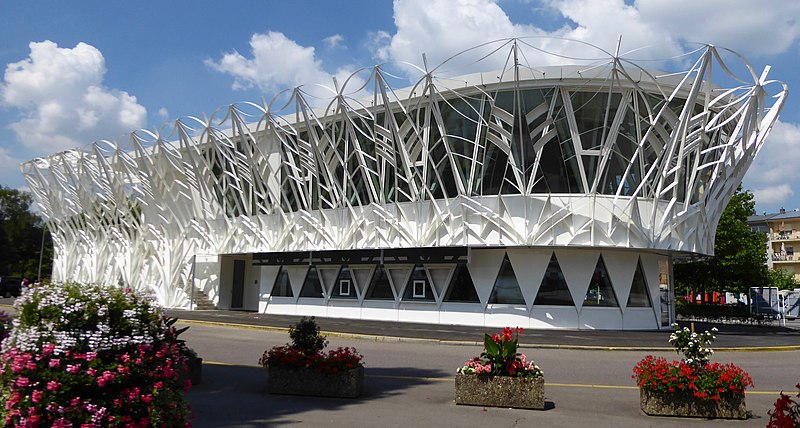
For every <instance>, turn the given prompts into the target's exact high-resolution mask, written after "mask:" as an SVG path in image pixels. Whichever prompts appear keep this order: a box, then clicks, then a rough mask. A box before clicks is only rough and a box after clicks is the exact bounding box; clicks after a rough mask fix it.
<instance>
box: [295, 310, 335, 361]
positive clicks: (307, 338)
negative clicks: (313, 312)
mask: <svg viewBox="0 0 800 428" xmlns="http://www.w3.org/2000/svg"><path fill="white" fill-rule="evenodd" d="M289 337H290V338H291V339H292V347H293V348H296V349H299V350H301V351H303V353H305V354H306V355H313V354H316V353H317V352H319V351H321V350H322V349H323V348H325V346H327V345H328V340H327V339H326V338H325V336H323V335H321V334H320V332H319V326H318V325H317V322H316V321H314V317H311V318H306V317H303V318H301V319H300V321H298V322H297V324H295V325H293V326H291V327H289Z"/></svg>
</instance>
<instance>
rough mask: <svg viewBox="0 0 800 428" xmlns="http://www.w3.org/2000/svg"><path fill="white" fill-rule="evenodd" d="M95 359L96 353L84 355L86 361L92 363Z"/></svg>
mask: <svg viewBox="0 0 800 428" xmlns="http://www.w3.org/2000/svg"><path fill="white" fill-rule="evenodd" d="M95 358H97V352H87V353H86V361H93V360H94V359H95Z"/></svg>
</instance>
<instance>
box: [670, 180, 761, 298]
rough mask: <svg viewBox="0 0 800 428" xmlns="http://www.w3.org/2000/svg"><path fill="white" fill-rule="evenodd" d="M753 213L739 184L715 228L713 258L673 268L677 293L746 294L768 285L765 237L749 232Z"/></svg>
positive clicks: (751, 203)
mask: <svg viewBox="0 0 800 428" xmlns="http://www.w3.org/2000/svg"><path fill="white" fill-rule="evenodd" d="M753 214H755V202H754V201H753V194H752V193H750V192H749V191H743V190H742V186H741V185H739V188H738V189H737V190H736V193H735V194H734V195H733V197H731V200H730V202H729V203H728V206H727V207H726V208H725V211H724V212H723V213H722V217H721V218H720V221H719V224H718V225H717V231H716V235H715V238H714V256H713V257H710V258H707V259H704V260H701V261H696V262H693V263H683V264H676V265H675V266H674V275H675V291H676V292H677V293H680V294H683V293H685V292H686V291H695V292H701V293H704V292H711V291H716V292H720V293H724V292H729V293H746V292H747V290H748V288H749V287H757V286H764V285H766V284H768V283H769V280H770V274H769V272H768V269H767V266H766V260H767V259H766V257H767V256H766V248H767V241H766V239H767V238H766V236H764V234H762V233H759V232H753V231H751V230H750V227H749V226H748V224H747V217H748V216H751V215H753Z"/></svg>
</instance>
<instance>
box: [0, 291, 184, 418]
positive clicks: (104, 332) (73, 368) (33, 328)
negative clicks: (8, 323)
mask: <svg viewBox="0 0 800 428" xmlns="http://www.w3.org/2000/svg"><path fill="white" fill-rule="evenodd" d="M15 307H16V309H17V313H18V317H17V318H16V319H15V320H14V324H13V325H14V327H13V329H12V331H11V335H10V336H9V337H8V339H7V340H6V341H4V342H3V351H2V354H0V388H1V389H0V408H2V409H3V410H2V412H3V413H2V415H3V419H4V422H5V424H6V426H54V427H66V426H81V427H95V426H97V427H99V426H131V427H145V426H170V427H177V426H188V425H190V422H189V413H190V412H189V405H188V403H187V402H186V400H185V397H184V390H185V389H188V387H189V386H190V385H189V384H186V383H184V382H182V381H181V378H182V377H183V376H182V374H183V373H185V370H186V363H185V358H184V356H183V348H184V347H185V345H184V344H183V343H182V342H181V341H179V340H178V339H177V335H178V331H177V330H176V329H175V328H174V327H173V326H172V323H173V321H170V320H168V319H167V318H165V317H164V316H163V314H162V313H161V311H160V309H158V308H157V306H156V305H155V303H154V302H153V300H151V299H150V298H149V297H147V296H143V295H140V294H138V293H134V292H131V291H129V290H121V289H117V288H104V287H97V286H83V285H79V284H63V285H47V286H42V287H34V288H30V289H27V290H25V291H24V292H23V294H22V296H21V297H20V298H19V299H18V300H17V302H16V305H15Z"/></svg>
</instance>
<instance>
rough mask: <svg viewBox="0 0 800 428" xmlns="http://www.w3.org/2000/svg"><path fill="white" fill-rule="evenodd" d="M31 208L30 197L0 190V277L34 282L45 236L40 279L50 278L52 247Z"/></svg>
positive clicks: (25, 193) (22, 193)
mask: <svg viewBox="0 0 800 428" xmlns="http://www.w3.org/2000/svg"><path fill="white" fill-rule="evenodd" d="M32 204H33V197H32V196H31V194H30V193H28V192H23V191H19V190H15V189H10V188H7V187H4V186H0V276H2V275H13V276H20V277H26V278H29V279H37V274H38V270H39V255H40V251H41V248H42V236H43V234H44V239H45V243H44V255H43V256H44V257H42V279H46V278H49V277H50V271H51V266H52V260H53V244H52V241H51V240H50V234H49V233H48V232H47V231H46V227H45V225H44V223H43V221H42V219H41V218H40V217H39V216H38V215H36V214H34V213H32V212H31V210H30V209H31V205H32Z"/></svg>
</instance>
